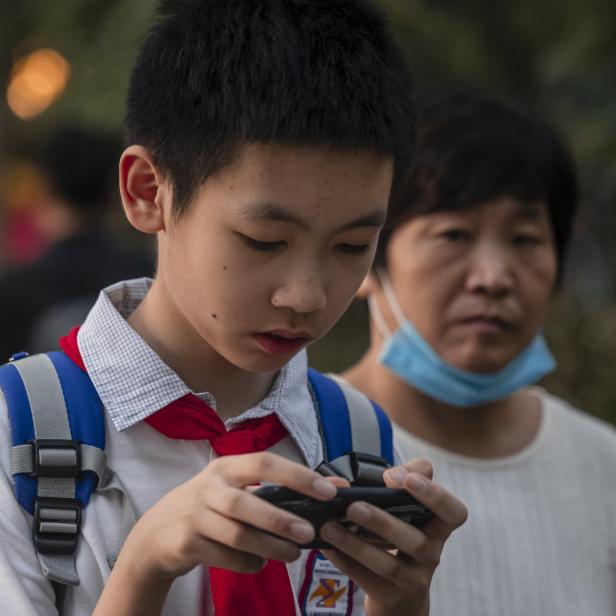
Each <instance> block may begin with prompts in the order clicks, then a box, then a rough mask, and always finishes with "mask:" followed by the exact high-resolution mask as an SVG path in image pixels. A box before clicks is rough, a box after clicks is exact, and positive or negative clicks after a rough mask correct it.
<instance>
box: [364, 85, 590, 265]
mask: <svg viewBox="0 0 616 616" xmlns="http://www.w3.org/2000/svg"><path fill="white" fill-rule="evenodd" d="M505 196H509V197H514V198H516V199H519V200H521V201H527V202H536V201H543V202H544V203H545V204H546V205H547V208H548V210H549V215H550V220H551V223H552V228H553V231H554V238H555V244H556V253H557V257H558V264H559V273H560V272H561V270H562V264H563V256H564V252H565V248H566V245H567V241H568V239H569V235H570V232H571V227H572V221H573V216H574V214H575V210H576V207H577V200H578V188H577V179H576V171H575V165H574V163H573V160H572V158H571V156H570V154H569V152H568V151H567V150H566V149H565V147H564V146H563V144H562V143H561V141H560V140H559V139H558V137H557V136H556V134H555V133H554V132H553V131H552V130H551V129H550V128H549V127H548V126H547V125H546V124H545V123H543V122H542V121H540V120H538V119H537V118H534V117H531V116H529V115H526V114H524V113H521V112H519V111H517V110H516V109H514V108H512V107H510V106H509V105H507V104H505V103H503V102H500V101H498V100H495V99H492V98H489V97H486V96H483V95H480V94H477V93H473V92H461V91H457V92H440V93H438V94H431V95H429V96H427V97H425V98H423V99H421V100H420V102H419V123H418V142H417V149H416V150H415V155H414V157H413V162H412V164H411V165H410V167H409V169H408V171H407V173H406V174H405V178H404V181H403V182H401V186H400V190H399V191H397V194H396V195H395V196H394V197H393V198H392V203H391V207H390V217H389V221H388V225H387V228H386V229H385V230H384V232H383V233H382V235H381V240H380V243H379V248H378V252H377V257H376V259H375V267H385V266H386V249H387V244H388V241H389V239H390V237H391V235H392V233H393V232H394V231H395V229H396V228H397V227H398V226H400V225H402V224H404V223H405V222H406V221H408V220H409V219H410V218H412V217H414V216H418V215H422V214H430V213H434V212H439V211H446V210H459V209H465V208H470V207H473V206H476V205H479V204H481V203H484V202H487V201H490V200H492V199H497V198H499V197H505Z"/></svg>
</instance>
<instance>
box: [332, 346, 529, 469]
mask: <svg viewBox="0 0 616 616" xmlns="http://www.w3.org/2000/svg"><path fill="white" fill-rule="evenodd" d="M378 354H379V350H378V349H371V350H370V351H369V352H368V353H367V354H366V355H365V356H364V357H363V358H362V359H361V361H360V362H359V363H358V364H356V365H355V366H353V367H352V368H350V369H349V370H348V371H347V372H345V373H344V374H343V375H342V376H343V377H344V378H345V379H346V380H347V381H348V382H349V383H350V384H351V385H353V386H355V387H357V388H358V389H360V390H361V391H363V393H365V394H366V395H367V396H368V397H369V398H371V399H373V400H374V401H375V402H377V403H378V404H380V405H381V406H382V407H383V408H384V409H385V410H386V411H387V413H388V415H389V416H390V417H391V418H392V419H393V421H395V423H397V424H398V425H399V426H401V427H402V428H404V429H405V430H407V431H408V432H410V433H411V434H414V435H415V436H417V437H419V438H421V439H423V440H425V441H427V442H429V443H431V444H433V445H436V446H438V447H441V448H443V449H447V450H448V451H451V452H454V453H458V454H462V455H466V456H470V457H474V458H499V457H504V456H509V455H513V454H515V453H516V452H518V451H520V450H522V449H524V448H525V447H526V446H528V445H529V444H530V443H531V442H532V441H533V439H534V438H535V436H536V435H537V432H538V430H539V424H540V420H541V402H540V400H539V399H538V398H537V397H536V396H534V395H533V394H531V393H529V392H527V391H520V392H516V393H515V394H513V395H512V396H509V398H506V399H505V400H500V401H498V402H493V403H491V404H487V405H484V406H481V407H474V408H453V407H451V406H449V405H447V404H444V403H442V402H439V401H438V400H434V399H433V398H431V397H429V396H426V395H425V394H423V393H422V392H420V391H418V390H417V389H415V388H414V387H412V386H410V385H409V384H408V383H406V382H405V381H403V380H402V379H400V378H399V377H397V376H396V375H395V374H393V373H392V372H391V371H390V370H389V369H388V368H386V367H385V366H383V365H382V364H380V363H379V362H378Z"/></svg>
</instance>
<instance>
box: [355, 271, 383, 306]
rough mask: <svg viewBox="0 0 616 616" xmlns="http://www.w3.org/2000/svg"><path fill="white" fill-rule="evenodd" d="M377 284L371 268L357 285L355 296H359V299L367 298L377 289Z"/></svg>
mask: <svg viewBox="0 0 616 616" xmlns="http://www.w3.org/2000/svg"><path fill="white" fill-rule="evenodd" d="M378 286H379V282H378V280H377V277H376V276H375V275H374V273H373V272H372V270H370V271H369V272H368V273H367V274H366V277H365V278H364V280H363V282H362V283H361V285H360V286H359V289H357V292H356V293H355V297H359V298H360V299H368V297H369V296H370V295H372V294H373V293H374V292H375V291H376V290H377V288H378Z"/></svg>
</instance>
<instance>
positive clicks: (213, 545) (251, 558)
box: [194, 538, 266, 573]
mask: <svg viewBox="0 0 616 616" xmlns="http://www.w3.org/2000/svg"><path fill="white" fill-rule="evenodd" d="M194 551H195V559H194V560H195V562H203V563H208V566H211V567H220V568H221V569H229V570H230V571H235V572H236V573H257V572H259V571H261V569H263V567H264V566H265V564H266V559H265V558H261V557H260V556H256V555H255V554H248V553H247V552H242V551H240V550H236V549H234V548H231V547H229V546H227V545H223V544H222V543H218V542H217V541H213V540H212V539H207V538H201V539H197V538H195V540H194Z"/></svg>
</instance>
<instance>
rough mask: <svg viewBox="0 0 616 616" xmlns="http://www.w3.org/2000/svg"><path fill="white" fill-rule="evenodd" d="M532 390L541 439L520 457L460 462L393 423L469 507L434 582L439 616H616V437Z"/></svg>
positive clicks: (406, 447) (400, 439)
mask: <svg viewBox="0 0 616 616" xmlns="http://www.w3.org/2000/svg"><path fill="white" fill-rule="evenodd" d="M532 391H533V392H534V393H535V394H536V395H537V396H538V397H539V399H540V401H541V407H542V411H541V424H540V428H539V432H538V434H537V436H536V437H535V439H534V440H533V442H532V443H530V444H529V445H528V446H527V447H525V448H524V449H523V450H522V451H519V452H518V453H516V454H514V455H511V456H507V457H503V458H496V459H478V458H471V457H468V456H463V455H458V454H455V453H451V452H449V451H446V450H444V449H442V448H440V447H435V446H434V445H431V444H429V443H427V442H426V441H424V440H422V439H419V438H417V437H416V436H414V435H412V434H410V433H409V432H407V431H406V430H404V429H403V428H401V427H399V426H394V438H395V441H396V444H397V446H398V448H399V450H400V453H401V455H403V456H405V455H406V457H413V456H422V457H426V458H428V459H429V460H430V461H431V462H432V464H433V466H434V478H435V480H436V481H437V482H438V483H439V484H440V485H442V486H443V487H445V488H446V489H448V490H449V491H451V492H453V493H454V494H455V495H456V496H457V497H458V498H460V499H461V500H462V501H463V502H464V503H465V504H466V506H467V507H468V510H469V517H468V520H467V521H466V523H465V524H464V525H463V526H462V527H461V528H459V529H458V530H456V531H455V533H453V535H452V536H451V538H450V539H449V540H448V542H447V544H446V545H445V549H444V550H443V559H442V561H441V564H440V566H439V567H438V569H437V570H436V573H435V575H434V578H433V580H432V585H431V590H430V614H431V616H452V615H455V616H615V615H616V430H614V428H613V427H612V426H610V425H608V424H606V423H604V422H602V421H599V420H598V419H595V418H594V417H591V416H590V415H587V414H586V413H582V412H581V411H578V410H577V409H574V408H572V407H571V406H570V405H569V404H567V403H566V402H564V401H563V400H560V399H559V398H556V397H554V396H552V395H550V394H549V393H547V392H546V391H545V390H542V389H540V388H533V390H532Z"/></svg>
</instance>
